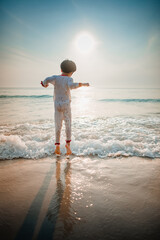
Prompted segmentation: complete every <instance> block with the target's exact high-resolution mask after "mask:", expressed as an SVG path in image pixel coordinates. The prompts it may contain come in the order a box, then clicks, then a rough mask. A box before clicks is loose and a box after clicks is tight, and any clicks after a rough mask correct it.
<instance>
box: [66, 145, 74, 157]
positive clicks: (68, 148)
mask: <svg viewBox="0 0 160 240" xmlns="http://www.w3.org/2000/svg"><path fill="white" fill-rule="evenodd" d="M65 147H66V150H67V152H66V154H67V155H71V154H72V151H71V148H70V144H66V145H65Z"/></svg>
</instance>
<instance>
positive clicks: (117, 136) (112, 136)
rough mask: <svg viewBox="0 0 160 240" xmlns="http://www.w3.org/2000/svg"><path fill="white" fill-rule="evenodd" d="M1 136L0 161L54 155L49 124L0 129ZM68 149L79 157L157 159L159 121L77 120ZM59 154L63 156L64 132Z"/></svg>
mask: <svg viewBox="0 0 160 240" xmlns="http://www.w3.org/2000/svg"><path fill="white" fill-rule="evenodd" d="M84 129H85V131H84ZM0 133H1V135H0V159H14V158H41V157H45V156H51V155H53V153H54V150H55V146H54V139H55V137H54V124H53V122H52V121H49V120H48V121H44V122H43V121H42V122H37V123H35V122H34V123H23V124H17V125H14V126H7V125H6V126H1V128H0ZM71 146H72V152H73V154H75V155H78V156H87V155H92V156H94V155H97V156H98V157H100V158H104V157H113V158H115V157H123V156H126V157H127V156H138V157H149V158H159V157H160V119H159V118H158V117H144V118H143V117H141V118H133V117H114V118H104V119H103V118H99V119H98V118H95V119H90V120H89V119H81V118H79V119H76V120H75V121H74V122H73V124H72V142H71ZM61 152H62V154H65V131H64V128H63V129H62V136H61Z"/></svg>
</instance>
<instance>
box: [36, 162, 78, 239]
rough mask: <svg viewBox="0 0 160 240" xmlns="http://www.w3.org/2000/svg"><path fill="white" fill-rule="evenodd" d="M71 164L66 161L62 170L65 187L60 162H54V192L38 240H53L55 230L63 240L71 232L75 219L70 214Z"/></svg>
mask: <svg viewBox="0 0 160 240" xmlns="http://www.w3.org/2000/svg"><path fill="white" fill-rule="evenodd" d="M70 169H71V163H70V161H69V160H67V163H66V167H65V169H64V177H65V186H64V185H63V181H62V180H61V177H62V178H63V174H62V173H61V161H60V160H59V159H57V161H56V181H57V186H56V192H55V194H54V195H53V197H52V199H51V201H50V204H49V207H48V211H47V214H46V217H45V218H44V221H43V223H42V226H41V229H40V231H39V234H38V240H40V239H47V240H48V239H53V238H54V233H55V229H56V235H58V236H57V237H61V238H65V237H66V236H68V235H69V233H70V232H71V231H72V228H73V225H74V224H75V218H74V217H73V216H72V214H71V201H70V196H71V171H70Z"/></svg>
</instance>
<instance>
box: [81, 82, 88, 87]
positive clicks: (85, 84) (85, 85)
mask: <svg viewBox="0 0 160 240" xmlns="http://www.w3.org/2000/svg"><path fill="white" fill-rule="evenodd" d="M79 86H80V87H82V86H84V87H89V83H79Z"/></svg>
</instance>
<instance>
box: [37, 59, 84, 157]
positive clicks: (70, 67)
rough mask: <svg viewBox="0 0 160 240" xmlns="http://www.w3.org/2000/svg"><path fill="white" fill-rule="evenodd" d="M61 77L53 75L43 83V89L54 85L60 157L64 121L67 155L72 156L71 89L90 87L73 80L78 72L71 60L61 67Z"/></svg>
mask: <svg viewBox="0 0 160 240" xmlns="http://www.w3.org/2000/svg"><path fill="white" fill-rule="evenodd" d="M60 67H61V72H62V74H61V75H53V76H51V77H48V78H46V79H45V80H44V81H41V85H42V86H43V87H48V85H49V83H51V84H53V85H54V108H55V135H56V142H55V145H56V149H55V154H56V155H60V154H61V152H60V135H61V129H62V121H63V120H64V121H65V130H66V145H65V147H66V151H67V152H66V154H67V155H70V154H72V151H71V149H70V142H71V104H70V103H71V95H70V89H75V88H79V87H82V86H89V83H74V82H73V79H72V78H71V76H72V74H73V73H74V72H75V71H76V64H75V63H74V62H73V61H70V60H64V61H63V62H62V63H61V65H60Z"/></svg>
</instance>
